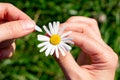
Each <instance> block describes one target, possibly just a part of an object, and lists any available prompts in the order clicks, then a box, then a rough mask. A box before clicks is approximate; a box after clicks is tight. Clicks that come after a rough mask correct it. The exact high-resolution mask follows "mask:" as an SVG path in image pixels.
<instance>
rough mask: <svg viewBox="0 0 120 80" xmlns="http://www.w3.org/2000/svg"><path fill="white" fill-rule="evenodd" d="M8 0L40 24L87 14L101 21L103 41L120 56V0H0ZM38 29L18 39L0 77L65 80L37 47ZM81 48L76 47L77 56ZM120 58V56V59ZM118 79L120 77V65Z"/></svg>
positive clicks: (0, 65)
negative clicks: (14, 50) (15, 47)
mask: <svg viewBox="0 0 120 80" xmlns="http://www.w3.org/2000/svg"><path fill="white" fill-rule="evenodd" d="M0 2H9V3H12V4H14V5H15V6H16V7H18V8H19V9H21V10H22V11H23V12H25V13H26V14H28V15H29V16H30V17H31V18H32V19H33V20H35V21H36V23H37V24H38V25H39V26H42V25H43V24H45V25H47V24H48V22H52V21H60V22H64V21H66V20H67V19H68V18H69V17H71V16H87V17H91V18H95V19H96V20H97V21H98V24H99V28H100V31H101V35H102V37H103V39H104V41H105V42H106V43H107V44H108V45H109V46H111V47H112V48H113V50H114V51H115V52H116V53H117V55H118V56H119V59H120V31H119V30H120V10H119V8H120V1H119V0H94V1H92V0H77V1H74V0H63V1H62V0H53V1H51V0H30V1H29V0H0ZM37 34H38V33H35V32H34V33H32V34H30V35H28V36H26V37H23V38H21V39H17V40H16V43H17V49H16V52H15V54H14V55H13V57H12V58H11V59H6V60H2V61H0V80H47V79H49V80H64V75H63V73H62V71H61V69H60V67H59V66H58V64H57V63H56V62H55V60H54V59H53V57H51V56H49V57H47V58H46V57H45V56H44V54H40V53H39V52H38V51H39V49H38V48H37V47H36V46H37V44H38V43H39V42H38V41H37V40H36V35H37ZM78 52H80V50H79V49H78V48H77V47H74V49H73V50H72V53H74V54H73V56H74V57H75V58H76V57H77V55H78ZM119 61H120V60H119ZM115 80H120V67H119V68H118V69H117V71H116V76H115Z"/></svg>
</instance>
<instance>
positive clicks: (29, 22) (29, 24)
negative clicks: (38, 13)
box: [21, 20, 35, 30]
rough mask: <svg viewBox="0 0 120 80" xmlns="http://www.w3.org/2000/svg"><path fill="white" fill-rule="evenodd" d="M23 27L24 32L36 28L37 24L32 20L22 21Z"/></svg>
mask: <svg viewBox="0 0 120 80" xmlns="http://www.w3.org/2000/svg"><path fill="white" fill-rule="evenodd" d="M21 24H22V27H23V29H24V30H29V29H34V28H35V22H34V21H32V20H24V21H21Z"/></svg>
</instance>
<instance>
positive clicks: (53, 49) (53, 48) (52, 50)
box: [50, 46, 56, 55]
mask: <svg viewBox="0 0 120 80" xmlns="http://www.w3.org/2000/svg"><path fill="white" fill-rule="evenodd" d="M55 48H56V47H55V46H53V47H52V49H51V52H50V55H53V53H54V52H55Z"/></svg>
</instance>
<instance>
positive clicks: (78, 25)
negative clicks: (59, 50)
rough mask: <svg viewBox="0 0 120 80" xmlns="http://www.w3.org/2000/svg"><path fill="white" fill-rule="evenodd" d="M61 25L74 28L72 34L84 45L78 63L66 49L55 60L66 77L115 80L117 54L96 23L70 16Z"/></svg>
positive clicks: (70, 78)
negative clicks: (102, 36) (106, 41)
mask: <svg viewBox="0 0 120 80" xmlns="http://www.w3.org/2000/svg"><path fill="white" fill-rule="evenodd" d="M61 26H67V29H66V31H73V32H72V34H71V35H70V37H71V38H72V39H73V41H74V43H75V45H77V46H79V47H80V48H81V50H82V51H81V53H80V54H79V56H78V59H77V62H76V61H75V60H74V59H73V57H72V55H71V54H70V53H69V52H67V53H66V56H65V57H63V56H62V55H60V58H58V59H56V60H57V62H58V63H59V65H60V66H61V68H62V70H63V72H64V74H65V77H66V79H67V80H114V76H115V70H116V67H117V61H118V56H117V55H116V53H115V52H114V51H113V50H112V49H111V48H110V47H109V46H108V45H107V44H106V43H105V42H104V41H103V40H102V38H101V35H100V31H99V29H98V25H97V22H96V21H95V20H94V19H91V18H86V17H81V16H77V17H71V18H70V19H68V20H67V21H66V22H65V23H63V24H61Z"/></svg>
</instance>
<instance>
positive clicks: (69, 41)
mask: <svg viewBox="0 0 120 80" xmlns="http://www.w3.org/2000/svg"><path fill="white" fill-rule="evenodd" d="M63 42H65V43H68V44H72V45H74V42H73V41H71V40H66V41H63Z"/></svg>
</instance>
